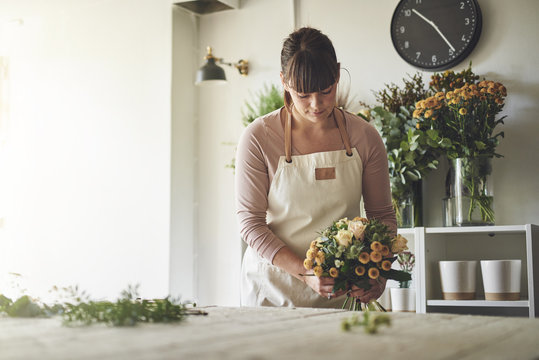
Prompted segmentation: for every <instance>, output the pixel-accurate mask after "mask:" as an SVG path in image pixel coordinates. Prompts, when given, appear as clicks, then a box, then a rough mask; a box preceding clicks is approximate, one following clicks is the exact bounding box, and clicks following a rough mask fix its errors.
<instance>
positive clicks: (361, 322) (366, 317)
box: [341, 311, 391, 334]
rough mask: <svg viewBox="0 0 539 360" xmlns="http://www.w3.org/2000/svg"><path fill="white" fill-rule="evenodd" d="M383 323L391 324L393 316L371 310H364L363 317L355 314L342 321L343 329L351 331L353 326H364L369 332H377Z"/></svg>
mask: <svg viewBox="0 0 539 360" xmlns="http://www.w3.org/2000/svg"><path fill="white" fill-rule="evenodd" d="M382 325H386V326H391V318H390V317H389V316H388V315H386V314H371V313H370V311H365V312H363V319H360V316H358V315H353V316H352V317H350V318H348V319H344V320H343V321H342V323H341V329H342V330H343V331H350V330H352V328H353V327H357V326H363V329H364V330H365V332H366V333H367V334H376V333H377V332H378V328H379V327H380V326H382Z"/></svg>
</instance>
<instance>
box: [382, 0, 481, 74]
mask: <svg viewBox="0 0 539 360" xmlns="http://www.w3.org/2000/svg"><path fill="white" fill-rule="evenodd" d="M481 25H482V20H481V9H480V8H479V5H478V4H477V1H476V0H460V1H459V0H401V1H400V2H399V4H398V5H397V8H396V9H395V12H394V13H393V18H392V20H391V39H392V40H393V46H394V47H395V49H396V50H397V52H398V53H399V55H400V56H401V57H402V58H403V59H404V60H405V61H407V62H408V63H410V64H412V65H413V66H415V67H418V68H421V69H425V70H430V71H436V70H444V69H448V68H450V67H453V66H455V65H457V64H458V63H460V62H461V61H462V60H464V59H465V58H466V57H467V56H468V55H469V54H470V52H471V51H472V50H473V48H474V47H475V45H476V44H477V42H478V40H479V35H481Z"/></svg>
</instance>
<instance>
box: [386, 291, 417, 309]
mask: <svg viewBox="0 0 539 360" xmlns="http://www.w3.org/2000/svg"><path fill="white" fill-rule="evenodd" d="M391 310H392V311H395V312H415V289H413V288H391Z"/></svg>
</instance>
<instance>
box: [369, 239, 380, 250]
mask: <svg viewBox="0 0 539 360" xmlns="http://www.w3.org/2000/svg"><path fill="white" fill-rule="evenodd" d="M371 250H374V251H378V252H381V251H382V243H381V242H380V241H373V242H372V243H371Z"/></svg>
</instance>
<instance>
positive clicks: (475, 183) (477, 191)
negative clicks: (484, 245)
mask: <svg viewBox="0 0 539 360" xmlns="http://www.w3.org/2000/svg"><path fill="white" fill-rule="evenodd" d="M451 167H452V169H451V171H452V172H453V174H452V175H453V176H452V177H451V184H450V186H451V188H450V191H451V195H452V196H451V198H450V199H449V201H450V202H451V205H452V207H453V209H452V212H453V214H454V221H453V224H454V225H457V226H475V225H494V196H493V191H492V158H491V157H486V156H484V157H475V158H457V159H454V160H452V161H451Z"/></svg>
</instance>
